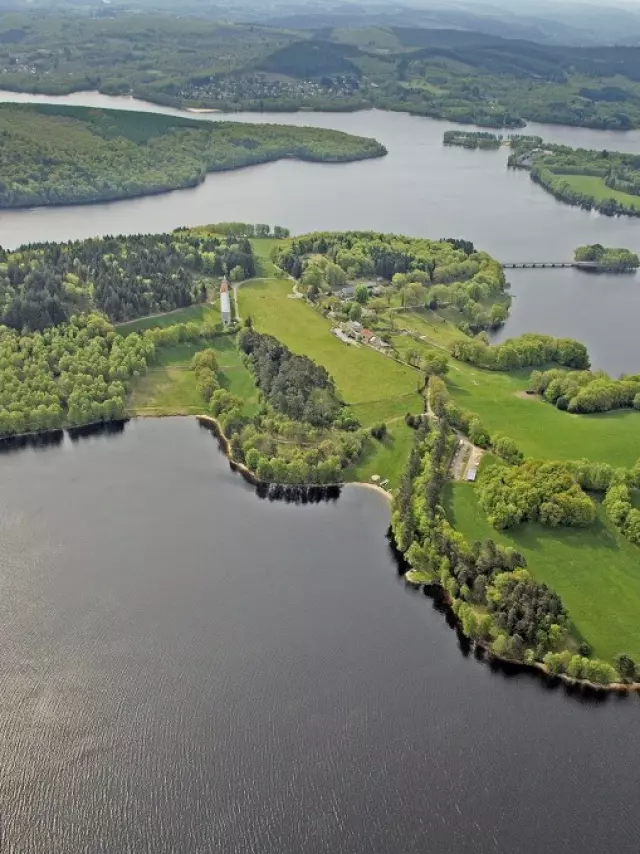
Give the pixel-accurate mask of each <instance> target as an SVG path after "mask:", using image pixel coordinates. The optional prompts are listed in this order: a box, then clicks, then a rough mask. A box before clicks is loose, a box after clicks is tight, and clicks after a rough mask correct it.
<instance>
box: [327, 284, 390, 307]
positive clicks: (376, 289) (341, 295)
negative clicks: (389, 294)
mask: <svg viewBox="0 0 640 854" xmlns="http://www.w3.org/2000/svg"><path fill="white" fill-rule="evenodd" d="M379 281H382V279H380V280H379ZM361 285H364V286H365V287H366V289H367V290H368V291H369V296H370V297H379V296H380V295H381V294H382V292H383V291H382V288H381V287H380V285H379V284H378V283H377V282H361V283H360V284H359V285H357V286H356V285H348V286H347V287H344V288H340V290H339V291H337V292H336V296H337V297H338V299H340V300H341V301H342V302H351V300H353V299H355V295H356V287H361Z"/></svg>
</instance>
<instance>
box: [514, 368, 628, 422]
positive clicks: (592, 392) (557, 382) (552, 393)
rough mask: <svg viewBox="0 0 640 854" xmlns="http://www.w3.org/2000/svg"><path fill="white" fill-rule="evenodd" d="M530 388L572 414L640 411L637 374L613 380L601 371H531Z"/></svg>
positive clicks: (534, 392)
mask: <svg viewBox="0 0 640 854" xmlns="http://www.w3.org/2000/svg"><path fill="white" fill-rule="evenodd" d="M529 391H530V392H531V393H532V394H539V395H541V396H542V397H543V398H544V399H545V400H546V401H548V402H549V403H552V404H553V405H554V406H556V407H557V408H558V409H561V410H565V411H568V412H572V413H575V414H586V413H592V412H609V411H611V410H613V409H628V408H631V407H633V408H634V409H638V410H640V375H638V374H635V375H630V376H623V377H621V378H620V379H618V380H614V379H612V378H611V377H610V376H609V375H608V374H606V373H605V372H604V371H561V370H558V369H554V370H550V371H532V373H531V376H530V377H529Z"/></svg>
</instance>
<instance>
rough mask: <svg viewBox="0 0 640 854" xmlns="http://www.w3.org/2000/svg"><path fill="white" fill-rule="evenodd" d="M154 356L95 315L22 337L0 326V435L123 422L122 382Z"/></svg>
mask: <svg viewBox="0 0 640 854" xmlns="http://www.w3.org/2000/svg"><path fill="white" fill-rule="evenodd" d="M154 351H155V347H154V343H153V341H152V340H151V338H149V337H148V336H147V337H143V336H140V335H128V336H126V337H122V336H119V335H116V333H115V330H114V329H113V327H112V326H111V325H110V324H109V323H108V322H107V321H106V320H105V319H104V318H103V317H101V316H100V315H97V314H89V315H86V316H82V315H74V316H73V317H71V318H70V319H69V321H68V322H67V323H63V324H61V325H60V326H57V327H55V328H52V329H47V330H45V331H44V332H32V333H30V334H28V335H19V334H18V333H17V332H15V331H14V330H12V329H8V328H7V327H6V326H4V327H3V326H0V436H11V435H17V434H21V433H28V432H36V431H40V430H50V429H53V428H58V427H63V426H67V425H71V426H74V425H81V424H87V423H91V422H94V421H111V420H113V419H117V418H122V416H123V413H124V401H125V394H126V390H127V386H128V383H129V381H130V380H131V378H132V377H134V376H138V375H140V374H142V373H144V372H145V371H146V367H147V361H148V360H149V359H150V358H152V357H153V354H154Z"/></svg>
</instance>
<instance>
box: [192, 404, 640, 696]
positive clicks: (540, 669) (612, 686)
mask: <svg viewBox="0 0 640 854" xmlns="http://www.w3.org/2000/svg"><path fill="white" fill-rule="evenodd" d="M196 419H197V420H198V422H199V423H200V424H203V425H205V426H209V427H212V428H213V429H214V431H215V433H216V435H217V437H218V440H219V442H220V445H221V449H222V450H223V452H224V454H225V456H226V457H227V459H228V460H229V465H230V466H231V468H232V470H233V471H237V472H239V474H240V475H241V476H242V477H244V479H245V480H247V481H248V482H250V483H252V484H253V485H255V486H256V487H260V486H263V487H264V486H272V485H275V484H265V483H263V482H262V481H259V480H258V479H257V478H256V476H255V475H254V474H253V472H252V471H251V470H250V469H248V468H247V467H246V466H245V465H244V463H238V462H237V461H235V460H234V459H233V458H232V457H231V443H230V442H229V440H228V438H227V437H226V435H225V434H224V432H223V431H222V429H221V427H220V424H219V422H218V420H217V419H216V418H214V417H213V416H212V415H197V416H196ZM290 485H291V486H294V487H295V486H297V484H290ZM281 486H287V484H282V485H281ZM300 486H302V487H305V488H306V487H308V488H311V489H313V488H317V487H322V486H340V487H342V486H356V487H358V488H360V489H368V490H371V491H373V492H376V493H377V494H378V495H383V496H384V497H385V498H386V500H387V503H388V505H389V509H390V510H391V504H392V501H393V495H391V493H389V492H387V491H386V490H384V489H383V488H382V487H381V486H378V485H377V484H375V483H367V482H363V481H351V482H345V483H342V484H300ZM387 536H388V539H389V542H390V544H391V546H392V548H393V552H394V555H395V556H396V560H397V562H398V567H399V570H400V574H401V577H402V579H403V581H404V582H405V584H407V585H408V586H410V587H413V588H414V589H415V590H422V592H423V593H424V594H425V595H427V596H430V598H432V599H434V600H439V601H440V602H441V604H442V605H443V606H444V607H445V608H446V612H447V616H448V617H449V618H450V619H451V620H452V621H453V623H454V626H455V628H456V629H457V630H458V631H459V632H460V633H461V634H462V635H463V637H464V638H465V639H466V641H467V642H468V643H469V644H470V645H473V647H474V648H475V649H477V650H479V651H481V652H482V656H483V657H486V659H487V663H489V664H491V662H498V663H500V664H502V665H504V666H508V667H513V668H517V669H518V670H520V671H521V672H522V673H529V674H530V675H532V676H537V677H538V678H543V679H546V680H548V681H557V682H559V683H562V684H564V685H566V686H567V687H568V688H578V689H581V690H587V691H593V692H595V693H602V694H604V693H606V694H640V682H628V683H627V682H611V683H609V684H608V685H602V684H599V683H597V682H591V681H589V680H587V679H574V678H573V677H571V676H568V675H567V674H566V673H552V672H551V671H550V670H549V668H548V667H547V666H546V665H545V664H543V663H542V662H541V661H534V662H532V663H531V664H525V663H524V662H523V661H517V660H516V659H513V658H508V657H507V656H504V655H498V654H497V653H495V652H494V651H493V650H492V648H491V646H490V644H489V643H488V642H487V641H483V640H480V639H476V638H472V637H469V636H468V635H466V634H464V632H463V630H462V623H461V622H460V620H459V619H458V617H457V616H456V615H455V613H454V611H453V607H452V601H451V597H450V596H449V594H448V593H447V591H446V590H445V589H444V588H443V587H442V586H441V585H440V584H438V583H437V582H435V581H433V582H431V583H427V582H418V583H416V582H413V581H410V580H409V579H408V578H407V572H408V571H409V567H408V564H407V562H406V560H405V558H404V555H403V554H402V552H400V551H399V549H398V547H397V545H396V542H395V539H394V537H393V533H392V531H391V525H389V529H388V533H387ZM430 591H431V592H430Z"/></svg>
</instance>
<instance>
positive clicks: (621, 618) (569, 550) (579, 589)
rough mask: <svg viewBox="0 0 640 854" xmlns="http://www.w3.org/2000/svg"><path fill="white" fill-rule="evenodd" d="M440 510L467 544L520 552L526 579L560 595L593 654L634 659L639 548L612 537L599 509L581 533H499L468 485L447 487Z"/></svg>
mask: <svg viewBox="0 0 640 854" xmlns="http://www.w3.org/2000/svg"><path fill="white" fill-rule="evenodd" d="M446 509H447V513H448V516H449V519H450V521H451V522H452V524H453V525H454V526H455V528H456V529H457V530H459V531H461V532H462V533H463V534H464V535H465V536H466V537H467V538H468V540H469V541H471V542H473V541H475V540H485V539H487V538H489V537H491V538H493V539H494V540H495V541H496V542H499V543H502V544H503V545H508V546H512V547H513V548H515V549H517V550H518V551H519V552H521V553H522V554H523V555H524V556H525V558H526V559H527V563H528V568H529V570H530V572H531V573H532V575H534V576H535V577H536V578H537V579H539V580H540V581H543V582H545V583H546V584H548V585H549V587H551V588H553V589H554V590H555V591H557V593H559V595H560V596H561V597H562V600H563V602H564V604H565V606H566V607H567V609H568V611H569V616H570V618H571V620H572V622H573V625H574V626H575V629H576V633H577V634H578V635H579V636H580V637H581V638H582V639H584V640H586V641H587V642H588V643H589V644H591V646H592V648H593V652H594V655H596V656H597V657H599V658H603V659H605V660H608V661H611V659H612V658H613V657H614V656H615V655H617V654H618V653H621V652H625V653H628V654H629V655H631V656H633V657H636V658H638V657H640V620H639V619H638V615H639V614H640V549H638V548H637V547H635V546H633V545H631V543H629V542H628V541H627V540H625V539H624V538H623V537H622V536H620V534H618V532H617V531H616V530H615V529H614V528H613V527H612V526H611V525H610V524H609V523H608V521H607V519H606V517H605V514H604V513H603V512H602V509H601V508H599V509H598V516H597V519H596V522H595V524H594V525H592V526H591V527H590V528H586V529H584V528H581V529H576V528H556V529H551V528H547V527H545V526H542V525H533V524H527V525H521V526H519V527H518V528H516V529H514V530H513V531H509V532H506V533H500V532H498V531H496V530H495V529H494V528H492V527H491V525H489V523H488V522H487V519H486V517H485V515H484V513H483V511H482V509H481V508H480V506H479V504H478V501H477V493H476V488H475V487H474V485H473V484H450V485H449V486H448V488H447V507H446Z"/></svg>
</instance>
